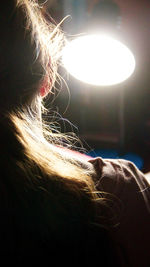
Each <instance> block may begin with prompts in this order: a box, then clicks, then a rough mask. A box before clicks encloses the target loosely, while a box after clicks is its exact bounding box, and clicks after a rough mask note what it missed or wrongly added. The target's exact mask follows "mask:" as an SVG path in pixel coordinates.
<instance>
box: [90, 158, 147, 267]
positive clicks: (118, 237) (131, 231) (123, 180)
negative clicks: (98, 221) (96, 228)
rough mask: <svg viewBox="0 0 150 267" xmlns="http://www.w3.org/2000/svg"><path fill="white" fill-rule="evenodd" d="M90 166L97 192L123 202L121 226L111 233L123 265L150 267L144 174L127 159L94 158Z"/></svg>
mask: <svg viewBox="0 0 150 267" xmlns="http://www.w3.org/2000/svg"><path fill="white" fill-rule="evenodd" d="M90 163H91V164H92V166H93V175H94V178H93V179H94V181H95V185H96V188H97V190H99V191H101V190H103V191H106V192H108V193H112V194H113V195H115V196H116V197H117V198H119V199H120V202H121V203H122V212H121V217H120V219H119V223H118V225H117V227H114V228H113V229H111V231H110V234H111V236H112V238H113V241H114V245H115V247H116V250H117V253H118V255H119V256H118V257H119V260H120V262H123V264H122V265H121V266H137V267H140V266H143V267H147V266H150V259H149V239H150V227H149V225H150V186H149V183H148V182H147V180H146V178H145V176H144V174H143V173H142V172H141V171H140V170H138V168H137V167H136V166H135V165H134V164H133V163H131V162H129V161H126V160H109V159H108V160H104V159H101V158H95V159H92V160H90ZM142 240H143V241H144V242H142Z"/></svg>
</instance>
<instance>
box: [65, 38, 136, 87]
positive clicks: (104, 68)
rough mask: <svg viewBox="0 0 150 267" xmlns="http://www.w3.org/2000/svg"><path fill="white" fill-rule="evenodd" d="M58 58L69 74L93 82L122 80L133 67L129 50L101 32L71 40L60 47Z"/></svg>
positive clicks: (133, 60) (115, 82)
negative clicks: (61, 52)
mask: <svg viewBox="0 0 150 267" xmlns="http://www.w3.org/2000/svg"><path fill="white" fill-rule="evenodd" d="M62 60H63V64H64V66H65V68H66V69H67V70H68V71H69V72H70V74H71V75H73V76H74V77H75V78H77V79H78V80H81V81H83V82H86V83H88V84H93V85H104V86H105V85H107V86H108V85H114V84H117V83H120V82H123V81H124V80H126V79H127V78H129V77H130V76H131V74H132V73H133V71H134V69H135V59H134V56H133V54H132V53H131V51H130V50H129V49H128V48H127V47H126V46H125V45H123V44H122V43H121V42H119V41H117V40H115V39H113V38H111V37H108V36H105V35H87V36H84V37H79V38H77V39H75V40H73V41H72V42H70V43H68V44H67V46H66V47H65V48H64V50H63V56H62Z"/></svg>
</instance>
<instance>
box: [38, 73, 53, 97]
mask: <svg viewBox="0 0 150 267" xmlns="http://www.w3.org/2000/svg"><path fill="white" fill-rule="evenodd" d="M50 91H51V84H50V82H49V79H48V77H45V78H44V80H43V83H42V85H41V87H40V96H41V97H45V96H47V95H48V93H49V92H50Z"/></svg>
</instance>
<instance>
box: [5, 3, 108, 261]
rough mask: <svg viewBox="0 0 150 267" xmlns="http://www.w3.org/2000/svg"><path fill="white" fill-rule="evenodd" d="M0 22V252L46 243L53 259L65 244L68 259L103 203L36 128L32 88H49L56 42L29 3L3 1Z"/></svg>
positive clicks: (86, 176)
mask: <svg viewBox="0 0 150 267" xmlns="http://www.w3.org/2000/svg"><path fill="white" fill-rule="evenodd" d="M0 17H1V22H0V36H1V40H0V62H1V64H0V127H1V131H0V148H1V155H2V156H1V161H0V168H1V174H0V184H1V186H0V191H1V193H0V199H1V201H0V210H1V215H2V219H1V220H0V225H1V227H0V229H2V230H0V232H1V233H0V235H1V236H2V238H1V242H3V251H5V252H6V251H7V252H8V251H9V252H10V254H11V255H17V254H18V251H19V253H20V254H19V255H22V254H23V255H26V251H27V249H28V250H29V248H30V249H31V248H32V250H30V251H32V252H31V254H32V253H33V250H34V249H33V248H36V249H35V251H37V248H40V249H42V251H44V250H45V248H46V247H48V248H49V245H47V244H49V243H51V249H52V248H53V249H54V251H55V250H58V246H59V253H60V251H62V244H63V246H64V243H65V244H66V243H67V244H69V246H68V247H71V246H72V245H70V244H72V243H71V242H72V240H73V242H74V248H75V251H76V244H77V243H78V246H79V245H80V242H81V236H82V240H84V237H85V236H84V234H83V232H84V231H83V229H89V228H88V227H90V226H91V225H94V224H95V225H96V224H100V223H99V222H98V221H99V218H98V215H97V203H98V206H99V207H100V206H103V202H104V197H102V196H100V195H98V194H97V193H96V192H95V186H94V182H93V180H92V178H91V177H92V169H90V167H89V165H88V164H85V163H83V162H80V161H78V160H77V159H76V158H73V157H70V156H68V153H66V152H65V151H64V150H63V148H60V145H61V146H63V141H64V140H65V142H66V139H65V138H66V137H65V135H62V134H54V133H53V131H52V130H49V133H48V134H47V130H45V126H44V124H43V122H42V116H41V110H42V101H43V99H42V97H41V96H40V88H41V86H42V84H43V82H44V81H45V78H46V81H47V83H46V84H47V86H48V87H49V88H51V87H53V86H54V84H55V80H56V79H57V77H58V75H57V66H58V64H59V58H60V55H61V48H62V46H63V44H64V42H65V39H64V35H63V32H62V30H61V29H60V28H59V26H56V25H54V24H52V23H50V22H49V21H47V19H46V18H45V17H44V15H43V13H42V6H40V5H39V4H38V2H37V1H36V0H5V1H3V2H2V3H1V6H0ZM47 137H48V139H49V140H47ZM97 200H98V201H97ZM99 210H100V209H99ZM99 213H100V212H99ZM101 233H102V232H101ZM102 236H103V235H102ZM102 236H101V238H102ZM75 240H76V241H77V243H76V241H75ZM79 240H80V241H79ZM93 242H94V240H93ZM103 242H104V240H103ZM81 243H82V242H81ZM41 244H42V245H41ZM54 244H55V245H54ZM56 244H57V246H56ZM59 244H61V245H59ZM84 246H85V244H84ZM63 251H64V250H63ZM47 253H48V251H47ZM35 254H36V256H37V252H36V253H35ZM75 254H76V252H75ZM81 254H82V251H81ZM44 255H45V254H44ZM63 255H64V254H63ZM17 257H18V255H17ZM86 257H87V256H86ZM20 258H21V256H20ZM37 258H38V257H37Z"/></svg>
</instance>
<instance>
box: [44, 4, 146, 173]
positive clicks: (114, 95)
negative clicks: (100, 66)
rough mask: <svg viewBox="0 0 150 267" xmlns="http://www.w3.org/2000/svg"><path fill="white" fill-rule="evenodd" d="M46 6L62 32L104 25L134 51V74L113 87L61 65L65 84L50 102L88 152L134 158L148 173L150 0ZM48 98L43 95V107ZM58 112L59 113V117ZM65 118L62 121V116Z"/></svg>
mask: <svg viewBox="0 0 150 267" xmlns="http://www.w3.org/2000/svg"><path fill="white" fill-rule="evenodd" d="M45 8H46V9H47V11H48V12H49V13H50V15H51V16H52V17H53V18H54V20H55V21H56V23H59V22H60V21H61V20H62V19H63V18H64V17H65V16H67V15H70V17H68V18H67V19H66V20H65V22H64V23H63V24H62V28H63V30H64V31H65V33H66V36H68V37H70V36H76V35H78V34H80V33H85V32H92V31H93V30H94V29H99V28H102V27H104V29H105V30H110V31H113V32H114V34H115V35H117V37H118V38H119V39H121V40H123V42H124V43H125V44H126V45H127V46H128V47H129V48H130V49H131V50H132V52H133V54H134V56H135V59H136V69H135V72H134V74H133V75H132V76H131V77H130V78H129V79H128V80H126V81H124V82H122V83H120V84H118V85H113V86H107V87H105V86H103V87H102V86H92V85H88V84H85V83H83V82H80V81H78V80H76V79H75V78H73V77H72V76H71V75H69V74H67V73H66V71H65V70H63V69H61V68H60V69H59V72H60V74H61V75H62V77H63V78H64V80H65V81H66V82H67V85H68V87H69V92H68V90H67V87H66V85H65V83H62V84H59V83H58V84H57V85H56V87H57V88H58V89H59V87H61V91H60V92H59V93H58V94H57V97H55V100H53V101H51V103H52V105H53V106H54V110H55V113H56V114H57V117H58V118H57V120H58V123H59V124H60V125H61V130H62V131H64V132H71V131H74V132H75V133H76V134H77V135H78V136H79V137H80V138H81V141H82V142H83V145H84V147H85V148H86V150H87V154H89V155H91V156H103V157H108V158H118V157H119V158H120V157H121V158H125V159H129V160H131V161H133V162H134V163H135V164H136V165H137V166H138V167H139V168H140V169H141V170H142V171H144V172H149V171H150V1H149V0H142V1H141V0H132V1H130V0H125V1H124V0H113V1H110V0H53V1H52V0H49V1H47V2H46V3H45ZM48 105H49V99H47V106H48ZM58 114H61V115H58ZM61 116H62V117H63V119H62V117H61Z"/></svg>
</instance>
